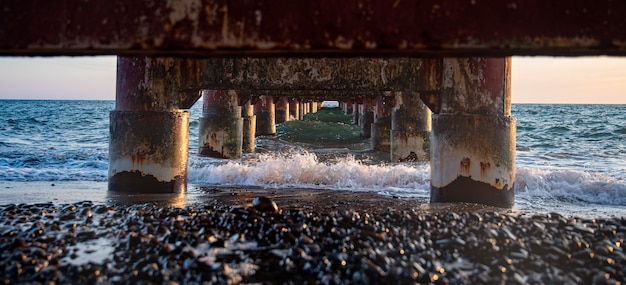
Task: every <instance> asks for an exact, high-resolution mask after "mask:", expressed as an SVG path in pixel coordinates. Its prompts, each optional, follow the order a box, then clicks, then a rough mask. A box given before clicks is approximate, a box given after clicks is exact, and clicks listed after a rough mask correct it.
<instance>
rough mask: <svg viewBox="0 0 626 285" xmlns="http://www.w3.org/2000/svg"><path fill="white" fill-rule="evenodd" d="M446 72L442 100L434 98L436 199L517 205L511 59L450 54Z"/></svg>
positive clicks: (432, 196) (433, 181) (433, 194)
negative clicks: (466, 56)
mask: <svg viewBox="0 0 626 285" xmlns="http://www.w3.org/2000/svg"><path fill="white" fill-rule="evenodd" d="M442 73H443V87H442V90H441V95H440V100H439V102H438V104H434V105H433V104H430V103H429V107H431V105H432V106H433V107H434V109H435V110H433V111H434V112H435V113H437V114H436V115H433V120H432V142H431V146H432V149H431V194H430V200H431V202H472V203H481V204H487V205H493V206H500V207H511V206H513V203H514V190H513V189H514V182H515V119H514V118H512V117H511V91H510V90H511V89H510V88H511V84H510V82H511V58H448V59H444V60H443V68H442ZM427 101H430V102H433V100H427ZM436 105H439V106H436ZM433 107H431V108H433Z"/></svg>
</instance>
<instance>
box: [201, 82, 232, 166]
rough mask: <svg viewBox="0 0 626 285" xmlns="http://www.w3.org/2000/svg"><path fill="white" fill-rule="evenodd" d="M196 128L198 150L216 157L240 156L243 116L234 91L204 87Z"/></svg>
mask: <svg viewBox="0 0 626 285" xmlns="http://www.w3.org/2000/svg"><path fill="white" fill-rule="evenodd" d="M203 95H204V96H203V104H202V117H201V118H200V127H199V131H198V135H199V139H198V144H199V146H198V153H199V154H200V155H205V156H210V157H216V158H229V159H232V158H240V157H241V155H242V141H243V119H242V118H241V107H240V106H239V105H238V104H239V103H238V102H239V100H238V97H237V92H235V91H234V90H204V91H203Z"/></svg>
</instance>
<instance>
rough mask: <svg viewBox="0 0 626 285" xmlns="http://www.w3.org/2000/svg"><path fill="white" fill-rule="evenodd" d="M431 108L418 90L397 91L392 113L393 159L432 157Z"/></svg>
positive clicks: (424, 158) (410, 159)
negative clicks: (423, 100) (421, 97)
mask: <svg viewBox="0 0 626 285" xmlns="http://www.w3.org/2000/svg"><path fill="white" fill-rule="evenodd" d="M430 123H431V120H430V110H429V109H428V107H426V105H425V104H424V103H423V102H422V100H421V99H420V96H419V93H417V92H395V106H394V108H393V111H392V113H391V161H415V160H424V161H425V160H428V159H429V158H430Z"/></svg>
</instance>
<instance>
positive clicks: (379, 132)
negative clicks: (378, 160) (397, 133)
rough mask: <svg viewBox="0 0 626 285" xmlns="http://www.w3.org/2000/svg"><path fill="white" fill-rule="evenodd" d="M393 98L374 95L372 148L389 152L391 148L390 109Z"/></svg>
mask: <svg viewBox="0 0 626 285" xmlns="http://www.w3.org/2000/svg"><path fill="white" fill-rule="evenodd" d="M390 101H393V98H388V97H384V96H378V97H376V106H375V107H374V122H372V130H371V137H372V138H371V140H370V142H371V144H372V149H375V150H380V151H385V152H389V151H390V150H391V110H392V109H393V104H392V103H391V102H390Z"/></svg>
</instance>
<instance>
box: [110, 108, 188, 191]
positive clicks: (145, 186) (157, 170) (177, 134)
mask: <svg viewBox="0 0 626 285" xmlns="http://www.w3.org/2000/svg"><path fill="white" fill-rule="evenodd" d="M110 120H111V124H110V133H111V136H110V144H109V185H108V187H109V191H119V192H134V193H142V192H143V193H183V192H185V191H186V190H187V159H188V145H189V140H188V133H189V113H188V112H186V111H182V110H178V111H162V112H156V111H112V112H111V113H110ZM155 130H159V131H155Z"/></svg>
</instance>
